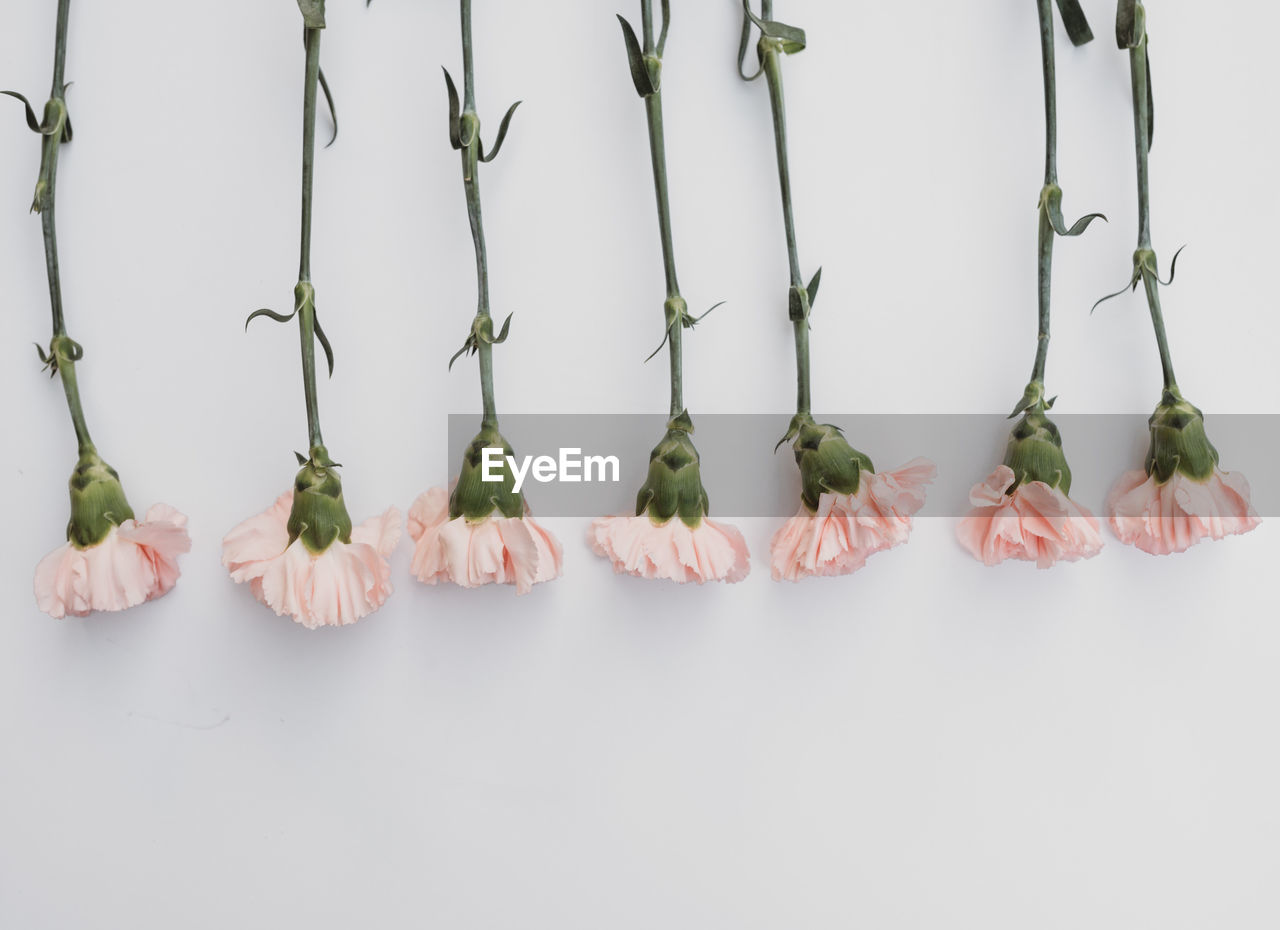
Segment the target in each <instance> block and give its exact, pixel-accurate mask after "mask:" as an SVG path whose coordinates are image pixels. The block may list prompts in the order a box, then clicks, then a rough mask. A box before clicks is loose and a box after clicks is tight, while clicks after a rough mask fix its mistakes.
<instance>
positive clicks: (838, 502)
mask: <svg viewBox="0 0 1280 930" xmlns="http://www.w3.org/2000/svg"><path fill="white" fill-rule="evenodd" d="M937 473H938V470H937V468H936V467H935V466H934V464H933V463H932V462H930V461H928V460H927V459H920V458H918V459H913V460H912V461H910V462H908V463H907V464H906V465H904V466H902V467H901V468H899V469H896V470H895V471H891V472H874V473H865V474H864V475H863V476H862V480H861V481H860V482H859V486H858V490H857V493H855V494H830V493H828V494H823V495H821V496H820V497H819V498H818V509H817V511H816V512H814V513H810V512H809V511H808V510H807V509H806V508H804V507H801V508H800V512H799V513H797V514H796V515H795V516H794V517H792V518H791V519H790V520H788V521H787V522H786V523H784V524H783V525H782V527H781V528H780V529H779V530H778V532H777V533H775V534H774V537H773V541H772V543H771V544H770V547H769V550H770V555H771V558H772V562H773V579H774V581H799V580H800V579H801V578H807V577H810V576H818V577H822V576H832V575H847V574H849V573H850V572H854V571H857V570H858V569H859V568H861V567H862V566H863V565H865V564H866V561H867V558H868V557H869V556H871V555H874V554H875V553H877V552H883V551H884V550H886V549H892V548H893V547H895V546H899V545H902V544H903V543H905V542H906V541H907V539H908V538H909V537H910V535H911V518H912V515H913V514H915V513H916V512H917V511H918V510H919V509H920V508H921V507H923V506H924V501H925V487H926V486H927V485H928V484H929V483H930V482H932V481H933V479H934V478H935V477H936V476H937Z"/></svg>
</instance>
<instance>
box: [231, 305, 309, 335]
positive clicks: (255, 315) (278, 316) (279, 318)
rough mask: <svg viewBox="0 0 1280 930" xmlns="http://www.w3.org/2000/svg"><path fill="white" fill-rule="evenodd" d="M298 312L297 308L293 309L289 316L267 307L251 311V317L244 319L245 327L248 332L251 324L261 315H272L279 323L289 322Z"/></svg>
mask: <svg viewBox="0 0 1280 930" xmlns="http://www.w3.org/2000/svg"><path fill="white" fill-rule="evenodd" d="M297 313H298V311H297V310H296V309H295V310H294V311H293V313H290V314H289V315H288V316H285V315H284V314H283V313H276V312H275V311H274V310H267V309H265V308H264V309H262V310H255V311H253V312H252V313H250V314H249V318H248V319H247V320H245V321H244V328H245V331H246V332H247V331H248V329H249V324H250V323H252V322H253V321H254V320H256V319H257V318H258V317H260V316H265V317H270V318H271V319H273V320H275V321H276V322H277V323H288V322H289V321H290V320H292V319H293V318H294V316H296V315H297Z"/></svg>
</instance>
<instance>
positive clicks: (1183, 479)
mask: <svg viewBox="0 0 1280 930" xmlns="http://www.w3.org/2000/svg"><path fill="white" fill-rule="evenodd" d="M1107 513H1108V514H1109V516H1110V523H1111V529H1112V530H1113V531H1114V532H1115V534H1116V536H1117V537H1118V538H1119V539H1120V541H1121V542H1126V543H1131V544H1132V545H1135V546H1137V547H1138V548H1139V549H1141V550H1143V551H1144V552H1149V553H1151V554H1152V555H1169V554H1171V553H1174V552H1185V551H1186V550H1187V549H1190V548H1191V547H1192V546H1194V545H1195V544H1196V543H1198V542H1200V540H1202V539H1222V538H1224V537H1226V536H1232V535H1235V534H1238V533H1247V532H1249V531H1250V530H1252V529H1253V528H1254V527H1256V526H1257V525H1258V524H1259V523H1261V522H1262V520H1261V519H1260V518H1259V516H1258V514H1257V511H1255V510H1254V509H1253V505H1252V504H1251V503H1250V491H1249V482H1248V481H1247V480H1245V477H1244V476H1243V475H1241V474H1239V473H1237V472H1224V471H1222V470H1221V469H1217V468H1215V469H1214V470H1213V473H1212V474H1211V475H1210V476H1209V477H1208V479H1206V480H1205V481H1195V480H1193V479H1191V478H1188V477H1187V476H1185V475H1183V474H1181V473H1178V472H1175V473H1174V475H1173V477H1172V478H1170V479H1169V480H1168V481H1166V482H1164V484H1158V483H1156V480H1155V478H1154V477H1150V476H1148V475H1147V474H1146V472H1144V471H1131V472H1126V473H1125V474H1124V475H1123V476H1121V478H1120V480H1119V481H1117V482H1116V484H1115V487H1113V488H1112V489H1111V494H1110V495H1109V496H1108V498H1107Z"/></svg>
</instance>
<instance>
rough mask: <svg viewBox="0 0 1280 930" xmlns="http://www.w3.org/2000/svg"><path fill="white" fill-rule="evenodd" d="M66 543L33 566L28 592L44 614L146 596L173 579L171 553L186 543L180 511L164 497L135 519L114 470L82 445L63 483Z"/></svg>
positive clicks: (112, 605)
mask: <svg viewBox="0 0 1280 930" xmlns="http://www.w3.org/2000/svg"><path fill="white" fill-rule="evenodd" d="M68 485H69V487H70V490H71V520H70V521H69V522H68V523H67V542H66V543H65V544H64V545H62V546H59V547H58V548H57V549H55V550H53V551H52V552H50V553H49V554H48V555H46V556H45V557H44V558H43V559H41V560H40V564H39V565H38V566H36V577H35V595H36V603H37V604H38V605H39V606H40V609H41V610H43V611H44V612H45V613H47V614H49V615H50V616H51V617H56V618H62V617H65V616H66V615H67V614H71V615H73V616H76V617H84V616H87V615H88V614H89V613H90V612H92V611H95V610H102V611H116V610H125V609H127V608H129V607H136V606H137V605H138V604H141V603H143V602H145V601H149V600H153V599H154V598H157V597H160V596H161V595H163V594H167V593H168V592H169V590H170V589H171V588H172V587H173V586H174V584H175V583H177V580H178V575H179V570H178V556H179V555H181V554H182V553H184V552H189V551H190V550H191V539H190V537H189V536H188V535H187V518H186V517H185V516H183V515H182V514H180V513H178V511H176V510H174V509H173V508H172V507H169V506H167V505H165V504H156V505H155V506H154V507H152V508H151V509H150V510H148V511H147V514H146V519H145V520H142V521H141V522H139V521H138V520H136V519H134V514H133V508H132V507H130V506H129V502H128V500H127V499H126V498H125V496H124V488H123V487H122V486H121V484H120V476H119V475H118V474H116V470H115V469H114V468H112V467H111V466H110V465H108V464H107V463H106V462H104V461H103V460H102V459H101V458H100V457H99V455H98V453H97V452H96V451H95V450H94V449H93V446H92V444H89V445H86V446H85V447H84V448H83V450H82V451H81V453H80V460H79V461H78V462H77V463H76V470H75V471H74V472H72V473H71V480H70V482H68Z"/></svg>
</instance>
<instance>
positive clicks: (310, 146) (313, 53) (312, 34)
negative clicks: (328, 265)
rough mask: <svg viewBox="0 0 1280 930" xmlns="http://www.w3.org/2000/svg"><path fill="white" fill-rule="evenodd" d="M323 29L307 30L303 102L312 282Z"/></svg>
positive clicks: (306, 252)
mask: <svg viewBox="0 0 1280 930" xmlns="http://www.w3.org/2000/svg"><path fill="white" fill-rule="evenodd" d="M320 32H321V30H319V29H311V28H308V29H307V30H306V48H307V65H306V83H305V85H304V87H305V89H304V91H303V103H302V248H301V253H302V254H301V258H300V260H299V263H298V280H299V281H302V282H304V283H310V281H311V200H312V189H313V187H314V184H315V161H316V92H317V88H318V84H319V80H320Z"/></svg>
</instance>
